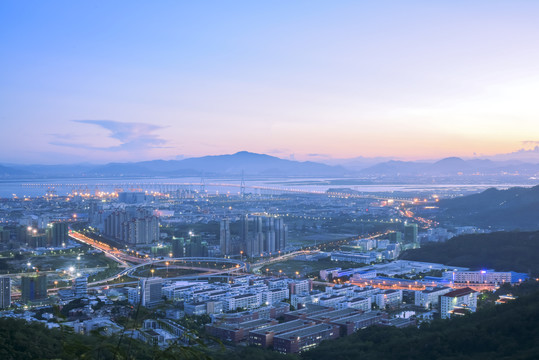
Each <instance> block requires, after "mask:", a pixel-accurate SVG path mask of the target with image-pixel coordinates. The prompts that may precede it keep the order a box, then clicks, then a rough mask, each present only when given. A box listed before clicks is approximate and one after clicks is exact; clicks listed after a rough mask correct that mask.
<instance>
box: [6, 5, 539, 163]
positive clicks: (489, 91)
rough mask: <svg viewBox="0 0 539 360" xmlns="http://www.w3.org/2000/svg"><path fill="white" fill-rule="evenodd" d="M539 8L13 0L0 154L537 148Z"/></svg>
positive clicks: (135, 156)
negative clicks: (538, 18) (538, 17)
mask: <svg viewBox="0 0 539 360" xmlns="http://www.w3.org/2000/svg"><path fill="white" fill-rule="evenodd" d="M538 13H539V2H536V1H472V2H471V1H443V2H442V1H376V2H366V1H338V2H336V1H331V2H330V1H266V2H263V1H213V2H212V1H204V2H191V1H183V2H182V1H155V2H148V1H110V2H108V1H12V0H4V1H2V2H0V41H1V43H2V48H3V51H2V53H3V54H4V55H3V56H1V57H0V79H1V80H0V123H1V125H2V132H1V134H2V137H1V141H0V162H4V163H8V162H24V163H69V162H79V161H85V162H108V161H137V160H148V159H156V158H164V159H173V158H181V157H185V156H200V155H208V154H222V153H232V152H236V151H240V150H249V151H254V152H261V153H269V154H272V155H276V156H280V157H290V156H294V157H295V158H297V159H314V160H316V159H326V158H347V157H355V156H366V157H374V156H394V157H398V158H402V159H420V158H435V157H444V156H454V155H456V156H469V157H473V156H482V155H493V154H500V153H509V152H513V151H517V150H519V149H523V148H524V149H532V148H534V146H535V145H534V144H537V143H536V141H538V140H539V102H538V101H537V100H536V97H537V95H536V94H537V93H539V47H538V46H537V39H538V38H539V22H538V21H537V17H536V15H537V14H538ZM314 155H316V156H314ZM538 161H539V158H538Z"/></svg>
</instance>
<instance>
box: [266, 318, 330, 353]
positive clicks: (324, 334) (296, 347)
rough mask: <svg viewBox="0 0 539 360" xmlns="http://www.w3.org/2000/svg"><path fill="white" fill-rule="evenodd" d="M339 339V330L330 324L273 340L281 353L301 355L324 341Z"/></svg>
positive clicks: (290, 333) (319, 325)
mask: <svg viewBox="0 0 539 360" xmlns="http://www.w3.org/2000/svg"><path fill="white" fill-rule="evenodd" d="M337 337H339V328H338V327H337V326H334V325H329V324H318V325H313V326H309V327H306V328H302V329H299V330H293V331H289V332H286V333H282V334H279V335H275V336H274V338H273V348H274V349H275V350H276V351H278V352H281V353H285V354H290V353H299V352H303V351H306V350H309V349H312V348H313V347H315V346H317V345H318V344H320V343H321V342H322V341H324V340H329V339H336V338H337Z"/></svg>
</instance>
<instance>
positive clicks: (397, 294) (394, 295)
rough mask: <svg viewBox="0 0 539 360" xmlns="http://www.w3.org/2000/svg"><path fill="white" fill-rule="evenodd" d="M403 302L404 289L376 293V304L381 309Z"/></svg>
mask: <svg viewBox="0 0 539 360" xmlns="http://www.w3.org/2000/svg"><path fill="white" fill-rule="evenodd" d="M401 303H402V290H400V289H399V290H393V289H392V290H384V291H382V292H381V293H379V294H376V305H378V307H379V308H380V309H385V308H386V307H394V306H398V305H400V304H401Z"/></svg>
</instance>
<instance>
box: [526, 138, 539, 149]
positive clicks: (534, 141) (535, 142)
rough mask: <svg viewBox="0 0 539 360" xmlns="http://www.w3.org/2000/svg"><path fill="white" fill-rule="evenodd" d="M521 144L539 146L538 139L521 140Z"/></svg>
mask: <svg viewBox="0 0 539 360" xmlns="http://www.w3.org/2000/svg"><path fill="white" fill-rule="evenodd" d="M522 145H523V146H533V147H535V146H539V141H537V140H525V141H523V142H522Z"/></svg>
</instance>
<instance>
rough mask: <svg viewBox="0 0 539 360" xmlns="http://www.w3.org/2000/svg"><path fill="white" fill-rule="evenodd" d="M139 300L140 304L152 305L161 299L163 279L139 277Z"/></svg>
mask: <svg viewBox="0 0 539 360" xmlns="http://www.w3.org/2000/svg"><path fill="white" fill-rule="evenodd" d="M139 285H140V294H141V296H140V301H141V305H142V306H146V307H153V306H156V305H159V303H161V302H162V301H163V296H162V288H163V279H161V278H160V277H153V278H147V279H146V278H145V279H140V281H139Z"/></svg>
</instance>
